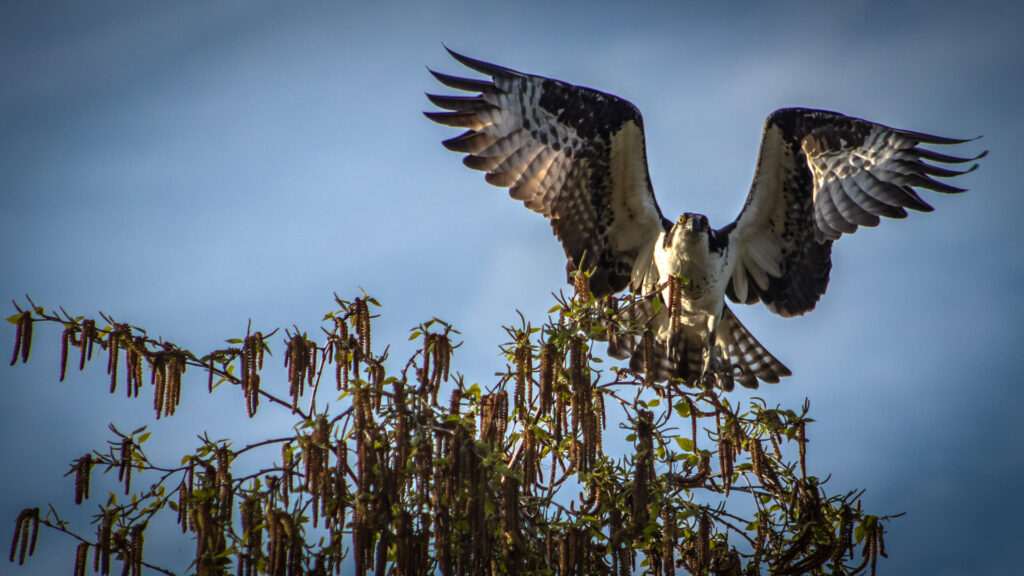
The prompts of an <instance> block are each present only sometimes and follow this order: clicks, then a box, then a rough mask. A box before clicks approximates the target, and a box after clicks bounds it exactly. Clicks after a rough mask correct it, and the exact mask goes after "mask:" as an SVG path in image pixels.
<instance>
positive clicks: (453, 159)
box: [0, 2, 1024, 574]
mask: <svg viewBox="0 0 1024 576" xmlns="http://www.w3.org/2000/svg"><path fill="white" fill-rule="evenodd" d="M635 4H639V5H640V6H635ZM716 6H717V5H716ZM1022 19H1024V9H1021V8H1020V7H1018V6H1016V5H1011V3H1005V2H992V3H987V2H971V3H963V2H929V3H916V4H913V3H909V2H844V3H807V4H804V3H798V2H773V3H764V5H763V6H756V7H743V8H738V7H732V8H720V7H712V6H711V5H706V6H705V5H699V6H698V5H694V6H690V5H687V4H686V3H659V2H643V3H629V4H627V3H621V4H610V3H609V4H608V5H601V6H598V5H596V3H582V2H562V3H539V2H537V3H530V2H507V3H502V4H495V5H490V6H488V5H486V4H481V3H479V2H447V3H440V4H436V3H432V4H429V5H428V4H427V3H422V4H417V5H415V6H402V5H390V4H389V3H385V2H380V3H344V4H343V3H306V4H303V5H302V6H301V7H298V6H296V5H293V4H288V5H285V4H279V3H272V2H262V3H234V2H220V3H175V4H173V5H168V6H161V7H157V6H143V5H141V4H139V3H128V2H122V3H117V2H91V3H87V4H86V3H66V4H62V3H49V4H43V3H14V2H7V3H4V4H3V5H2V6H0V77H2V78H3V81H2V82H0V243H2V247H3V250H2V252H0V254H2V259H3V260H2V267H0V270H2V272H0V296H2V297H3V298H7V299H11V298H15V299H18V300H19V301H20V302H24V300H23V295H24V294H25V293H28V294H30V295H31V296H32V297H33V298H34V299H35V300H36V302H38V303H39V304H42V305H44V306H46V307H48V308H53V307H57V306H64V307H66V308H67V309H68V310H69V311H70V312H72V313H74V314H95V313H96V312H97V311H99V310H102V311H104V312H107V313H110V314H112V315H114V316H115V317H116V318H117V319H119V320H122V321H128V322H132V323H134V324H137V325H141V326H143V327H145V328H146V329H147V330H149V332H150V334H152V335H159V336H162V337H164V338H167V339H170V340H173V341H175V342H177V343H179V344H181V345H183V346H186V347H189V348H191V349H193V350H197V351H198V350H204V349H211V348H214V347H219V346H222V345H223V341H224V340H225V339H228V338H232V337H237V336H239V335H241V334H244V332H245V327H246V323H247V322H248V320H249V319H250V318H252V319H253V322H254V326H256V327H257V328H260V329H263V330H264V331H269V330H271V329H273V328H274V327H282V328H284V327H289V326H291V325H293V324H296V325H298V326H299V327H300V328H302V329H304V330H308V331H310V332H314V331H317V330H318V328H317V327H318V325H319V320H320V318H321V317H322V315H323V313H324V312H326V311H327V310H329V309H330V308H331V307H332V304H333V299H332V293H334V292H337V293H339V294H340V295H342V296H348V297H351V296H355V295H357V294H358V290H359V287H363V288H365V289H366V290H367V291H368V292H370V293H371V294H373V295H375V296H376V297H377V298H378V299H379V300H380V301H381V302H382V304H383V305H384V308H383V314H384V317H383V318H382V319H381V320H380V321H379V322H378V335H377V337H376V338H375V341H376V342H378V343H382V342H386V341H387V342H394V343H395V344H396V348H395V350H394V352H393V354H392V357H404V356H406V355H407V353H408V352H409V351H410V348H409V345H408V344H404V342H405V340H406V336H407V333H408V332H407V331H408V329H409V328H411V327H412V326H414V325H415V324H417V323H419V322H421V321H424V320H427V319H429V318H430V317H432V316H438V317H440V318H443V319H445V320H447V321H450V322H452V323H453V324H454V325H455V326H456V327H457V328H458V329H459V330H461V331H462V333H463V334H464V336H465V339H466V344H465V345H464V346H463V347H462V348H460V349H459V351H458V353H457V355H456V367H457V368H458V369H459V370H461V371H462V372H464V373H465V374H466V375H467V378H468V379H469V380H470V381H478V382H481V383H483V384H489V383H490V382H492V381H493V377H492V376H491V374H493V373H494V372H495V371H499V370H502V369H503V366H504V364H503V362H502V361H501V359H500V358H499V355H498V353H497V346H498V345H499V344H500V343H502V342H504V339H505V335H504V332H503V331H502V329H501V325H502V324H503V323H513V322H514V321H515V320H516V315H515V310H517V309H518V310H521V311H522V312H523V313H524V314H525V315H526V317H527V318H529V319H531V320H533V321H534V322H535V323H539V322H541V321H542V320H543V318H544V317H545V312H546V310H547V309H548V308H550V306H551V304H552V298H551V293H552V292H553V291H557V290H559V289H562V288H563V283H562V282H563V278H564V276H563V274H564V272H563V269H564V268H563V267H564V262H563V260H562V252H561V249H560V248H559V247H558V245H557V243H556V241H555V239H554V238H553V237H552V236H551V234H550V228H549V227H548V225H547V223H546V222H544V221H543V219H541V218H540V217H538V216H537V215H535V214H532V213H529V212H528V211H526V210H524V209H523V208H521V207H520V206H517V205H516V203H514V202H512V201H510V200H508V198H507V197H506V194H505V192H503V191H502V190H500V189H497V188H493V187H491V186H489V185H487V184H485V183H484V182H483V178H482V176H481V174H479V173H475V172H471V171H469V170H466V169H465V168H464V167H462V166H461V164H460V163H459V158H458V156H457V155H455V154H452V153H450V152H448V151H446V150H444V149H443V148H442V147H441V146H440V144H439V141H440V140H441V139H443V138H447V137H450V136H452V135H454V132H453V131H452V130H451V129H446V128H444V127H441V126H437V125H434V124H432V123H431V122H429V121H427V120H426V119H425V118H423V116H422V115H421V112H422V111H423V110H425V109H428V107H429V103H428V102H427V101H426V99H425V98H424V97H423V93H424V92H427V91H441V90H442V88H441V87H439V86H438V85H437V84H436V83H435V82H434V81H433V79H432V78H431V77H430V75H429V74H428V72H427V70H426V66H430V67H431V68H434V69H437V70H439V71H444V72H449V73H462V72H463V71H462V70H460V68H459V67H458V65H457V64H456V63H454V62H453V61H451V60H450V59H449V58H448V56H447V55H446V53H445V52H444V50H443V48H442V46H441V43H442V42H445V43H446V44H447V45H448V46H450V47H452V48H453V49H456V50H459V51H461V52H464V53H466V54H468V55H471V56H474V57H477V58H481V59H485V60H490V61H493V62H497V63H500V64H504V65H507V66H510V67H513V68H516V69H519V70H523V71H528V72H534V73H538V74H543V75H546V76H552V77H557V78H561V79H564V80H566V81H570V82H574V83H578V84H584V85H588V86H592V87H596V88H599V89H602V90H605V91H608V92H612V93H615V94H618V95H620V96H622V97H625V98H627V99H629V100H631V101H632V102H634V103H635V104H636V105H637V106H638V107H639V108H640V110H641V111H642V112H643V114H644V118H645V125H646V130H647V146H648V157H649V162H650V168H651V177H652V179H653V182H654V186H655V190H656V191H657V193H658V200H659V203H660V205H661V207H662V209H663V211H664V212H665V213H666V215H668V216H669V217H673V218H674V216H675V215H677V214H679V213H681V212H683V211H696V212H703V213H705V214H707V215H708V216H709V218H710V220H711V223H712V225H715V226H722V225H725V224H726V223H728V222H730V221H731V220H732V219H733V218H734V217H735V215H736V214H737V213H738V211H739V208H740V206H741V205H742V202H743V200H744V198H745V196H746V192H747V190H748V188H749V185H750V179H751V176H752V173H753V164H754V160H755V158H756V153H757V146H758V144H759V139H760V131H761V126H762V123H763V121H764V118H765V117H766V116H767V115H768V114H769V113H770V112H771V111H772V110H774V109H776V108H780V107H784V106H807V107H820V108H828V109H833V110H838V111H841V112H844V113H847V114H851V115H855V116H861V117H865V118H868V119H871V120H875V121H878V122H882V123H885V124H889V125H893V126H898V127H901V128H907V129H911V130H919V131H924V132H932V133H937V134H941V135H947V136H957V137H971V136H976V135H979V134H983V135H984V138H983V139H982V140H981V141H980V142H977V143H972V144H970V145H967V146H965V147H964V148H963V152H964V153H977V152H980V151H981V150H983V149H988V150H990V154H989V156H988V157H987V158H985V159H984V161H983V162H982V166H981V168H980V169H979V170H978V171H977V172H974V173H972V174H970V175H968V176H965V177H963V178H962V179H960V180H959V182H958V183H959V184H961V185H964V186H967V187H968V188H970V192H968V193H967V194H963V195H959V196H940V195H936V194H929V195H928V196H927V198H926V199H927V200H928V201H929V202H931V203H932V204H933V205H934V206H935V207H936V210H935V212H934V213H932V214H912V215H911V217H910V218H909V219H907V220H905V221H898V222H897V221H887V222H884V223H883V225H882V226H880V227H879V228H877V229H867V230H862V231H860V232H858V233H857V234H856V235H854V236H852V237H849V238H844V239H843V240H842V241H840V242H839V243H838V244H837V245H836V247H835V250H834V258H833V259H834V269H833V273H832V281H831V285H830V288H829V291H828V293H827V294H826V296H825V297H824V298H823V300H822V302H821V303H820V305H819V307H818V309H817V310H816V311H815V312H813V313H812V314H810V315H808V316H806V317H802V318H797V319H791V320H787V319H782V318H779V317H776V316H773V315H771V314H770V313H769V312H768V311H767V310H765V309H763V307H748V308H743V309H741V310H739V311H738V314H739V315H740V317H741V319H742V320H743V321H744V323H746V324H747V326H748V327H749V328H750V329H751V330H752V331H753V332H754V333H755V334H756V335H757V336H758V337H759V338H760V339H761V341H762V342H763V343H764V344H765V345H766V346H767V347H768V348H769V349H770V350H771V351H772V352H774V353H775V354H776V355H777V356H778V357H779V358H780V359H782V360H783V361H784V362H785V363H786V364H787V365H788V366H789V367H790V368H791V369H792V370H793V372H794V376H793V377H791V378H788V379H786V380H785V381H784V382H783V383H782V384H780V385H777V386H770V387H768V388H766V389H764V390H763V391H762V395H764V396H765V397H766V398H767V399H768V400H769V402H779V403H783V404H787V405H791V406H796V405H799V404H800V403H801V402H802V401H803V399H804V398H805V397H806V398H809V399H810V402H811V408H812V416H813V417H815V418H816V419H817V422H816V423H815V424H813V425H812V427H811V428H810V431H809V433H810V435H811V439H812V443H811V445H810V466H811V467H812V468H813V470H814V472H815V473H817V474H819V475H824V474H827V473H832V474H833V480H832V490H833V491H841V490H846V489H852V488H865V489H867V491H868V492H867V494H866V496H865V500H866V504H867V506H868V508H869V509H870V510H874V511H877V512H880V513H896V512H901V511H904V512H906V513H907V515H906V516H905V517H903V518H901V519H899V520H897V521H895V522H894V523H893V524H892V525H891V531H890V534H889V537H888V539H887V543H888V545H889V546H888V548H889V551H890V552H891V554H890V555H891V556H892V558H891V559H889V560H888V561H886V562H884V563H883V564H882V570H883V573H891V574H899V573H908V572H911V573H932V574H1001V573H1007V572H1008V571H1011V570H1012V568H1011V567H1014V566H1018V565H1019V564H1018V562H1017V558H1016V555H1015V553H1014V549H1015V546H1016V543H1017V542H1019V540H1020V537H1021V530H1020V528H1019V520H1018V518H1017V515H1019V514H1020V513H1021V511H1024V496H1021V492H1020V490H1019V486H1020V481H1021V479H1022V478H1024V448H1022V446H1024V444H1022V442H1021V440H1022V439H1024V424H1022V418H1021V412H1022V410H1024V394H1022V392H1021V384H1020V382H1019V378H1020V371H1019V369H1018V368H1017V366H1016V364H1015V359H1016V354H1017V351H1016V348H1017V346H1018V345H1019V344H1020V343H1021V341H1022V336H1021V329H1020V326H1021V325H1022V323H1024V312H1022V307H1021V306H1020V305H1019V304H1017V303H1016V301H1017V299H1018V296H1019V291H1020V289H1021V288H1020V287H1021V286H1022V285H1024V257H1022V256H1021V253H1020V249H1021V248H1022V246H1024V231H1022V229H1021V227H1019V226H1018V225H1017V219H1018V215H1019V214H1020V213H1021V212H1022V210H1024V200H1022V195H1021V194H1020V190H1019V187H1020V182H1021V181H1024V163H1022V160H1024V158H1022V157H1021V154H1020V151H1019V150H1020V148H1019V146H1020V145H1019V142H1018V141H1019V136H1020V134H1022V133H1024V89H1022V84H1021V81H1022V77H1021V75H1020V71H1021V70H1022V69H1024V40H1022V39H1021V37H1020V35H1019V30H1017V27H1018V23H1019V22H1020V21H1022ZM6 315H7V314H5V315H4V316H6ZM12 340H13V330H10V329H8V330H4V331H2V332H0V350H10V346H11V342H12ZM58 342H59V331H56V330H54V329H53V328H49V327H42V326H40V327H39V329H38V330H37V342H36V345H35V347H34V350H33V360H32V362H31V363H30V364H29V365H28V366H20V365H19V366H18V367H15V368H6V367H4V368H3V369H2V374H3V375H2V379H0V380H2V381H3V383H4V386H5V389H4V392H5V394H6V396H5V400H6V404H7V410H6V414H7V416H6V417H5V418H4V419H3V420H2V422H0V431H2V434H3V437H4V438H5V442H3V447H2V448H0V450H2V457H3V461H4V462H5V465H4V467H5V469H6V470H10V469H11V467H13V466H21V467H23V468H26V469H27V470H26V471H25V472H19V473H17V474H13V473H11V472H3V473H0V493H2V496H0V519H2V518H9V519H13V518H14V516H15V515H16V514H17V512H18V510H20V509H21V508H23V507H25V506H28V505H45V503H46V502H50V501H52V502H54V503H55V504H57V505H58V507H59V508H60V509H62V510H65V511H67V512H68V513H70V512H71V508H72V504H70V502H71V499H72V498H71V497H72V488H71V485H70V482H69V480H67V479H63V478H61V475H62V474H63V473H64V472H65V471H66V470H67V463H68V462H69V461H70V460H72V459H74V458H77V457H78V456H80V455H81V454H83V453H84V452H85V451H86V450H88V449H90V448H92V447H94V446H98V445H101V444H102V443H103V442H104V441H105V440H106V439H108V437H109V434H108V433H107V431H106V425H107V423H108V422H114V423H116V424H117V425H118V426H119V427H121V428H122V429H129V430H130V429H133V428H135V427H137V426H140V425H142V424H146V423H149V421H150V419H151V417H150V414H151V409H150V408H149V403H148V401H147V400H136V401H133V402H129V401H125V400H124V399H122V398H121V397H120V396H117V397H109V396H107V395H106V394H105V393H104V392H103V391H104V390H105V386H106V376H105V375H104V374H103V371H102V367H101V366H100V365H99V364H100V363H96V364H95V365H94V366H92V368H90V369H88V370H87V371H86V373H85V374H83V375H78V374H75V375H74V376H73V377H72V378H71V381H70V382H64V383H57V382H56V377H57V368H56V355H57V348H58V346H57V344H58ZM191 376H192V377H193V378H194V379H195V380H194V381H193V383H192V385H191V386H190V387H187V388H186V390H185V391H184V392H183V395H184V399H183V405H182V407H181V409H180V410H179V415H178V416H175V417H174V418H173V419H171V420H170V421H161V422H159V423H157V424H155V425H152V426H151V428H152V429H153V430H154V440H152V441H151V442H154V443H157V442H158V444H155V445H154V447H153V451H154V455H155V456H157V457H159V456H160V455H161V454H163V455H166V456H167V457H172V456H173V454H175V453H176V451H177V450H184V449H187V448H188V447H189V446H192V445H193V444H194V437H193V436H192V431H193V430H195V429H197V428H202V429H206V430H209V431H210V435H211V436H212V437H227V436H231V437H235V438H240V439H245V438H255V437H257V436H258V435H259V434H261V433H264V432H265V431H266V430H267V429H268V428H273V427H274V426H286V425H287V419H286V418H285V415H281V418H280V419H279V421H275V420H274V418H263V419H261V420H260V421H259V422H258V423H253V422H249V421H248V420H247V419H245V418H244V416H243V413H244V412H243V409H242V402H241V398H240V395H236V394H232V391H230V390H223V391H220V393H219V394H217V395H215V396H213V397H208V396H207V394H206V392H205V391H204V390H202V389H201V388H203V386H204V383H203V382H202V380H203V379H202V378H201V377H200V376H199V375H197V374H191ZM235 396H238V397H235ZM177 453H179V454H180V452H177ZM97 486H98V484H97ZM89 510H92V509H91V508H89ZM7 522H8V524H6V525H7V526H10V524H11V523H12V522H10V521H7ZM8 529H9V528H8ZM3 534H6V535H4V536H3V537H5V538H6V537H8V536H9V533H3ZM153 541H154V540H153V539H151V540H149V544H147V549H148V550H150V551H151V552H154V553H155V551H153V550H152V549H153V547H154V545H153V544H152V542H153ZM191 548H192V545H191V543H188V542H183V543H182V548H181V550H182V554H184V555H186V556H187V555H189V554H191ZM41 550H42V553H39V554H38V557H37V558H35V559H33V560H32V562H31V563H30V564H29V565H28V566H26V567H25V568H23V569H17V568H14V567H10V566H7V567H4V568H2V569H0V572H4V573H7V572H10V573H17V574H30V573H45V572H46V571H47V567H51V566H52V567H54V568H55V569H58V568H60V569H66V567H67V566H68V565H69V564H70V562H71V554H72V551H73V546H72V542H71V541H70V540H67V539H65V538H63V537H62V536H60V535H58V534H52V533H45V534H43V535H42V541H41ZM982 550H984V553H979V552H980V551H982ZM165 552H166V551H165ZM171 553H172V554H173V553H174V551H171Z"/></svg>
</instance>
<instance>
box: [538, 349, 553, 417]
mask: <svg viewBox="0 0 1024 576" xmlns="http://www.w3.org/2000/svg"><path fill="white" fill-rule="evenodd" d="M556 353H557V352H556V351H555V347H554V345H553V344H550V343H545V344H544V346H543V347H541V350H540V374H539V376H538V380H539V382H538V387H539V388H540V389H539V390H538V395H539V396H540V401H539V403H538V409H539V411H540V413H541V414H542V415H546V414H550V413H551V406H552V404H553V401H554V398H553V397H552V390H553V389H554V379H555V354H556Z"/></svg>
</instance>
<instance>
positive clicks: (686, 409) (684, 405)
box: [676, 402, 690, 418]
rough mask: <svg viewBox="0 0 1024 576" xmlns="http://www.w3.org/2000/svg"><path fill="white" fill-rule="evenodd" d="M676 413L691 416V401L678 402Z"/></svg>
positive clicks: (686, 416)
mask: <svg viewBox="0 0 1024 576" xmlns="http://www.w3.org/2000/svg"><path fill="white" fill-rule="evenodd" d="M676 414H679V416H680V417H681V418H689V417H690V403H689V402H680V403H678V404H676Z"/></svg>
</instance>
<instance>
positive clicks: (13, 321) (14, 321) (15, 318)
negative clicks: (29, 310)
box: [7, 312, 21, 324]
mask: <svg viewBox="0 0 1024 576" xmlns="http://www.w3.org/2000/svg"><path fill="white" fill-rule="evenodd" d="M20 318H21V312H19V313H17V314H15V315H14V316H8V317H7V321H8V322H10V323H11V324H17V323H18V320H19V319H20Z"/></svg>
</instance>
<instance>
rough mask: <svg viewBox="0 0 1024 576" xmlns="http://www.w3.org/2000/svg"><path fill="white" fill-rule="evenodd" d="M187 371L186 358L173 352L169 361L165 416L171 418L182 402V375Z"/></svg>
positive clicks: (169, 356)
mask: <svg viewBox="0 0 1024 576" xmlns="http://www.w3.org/2000/svg"><path fill="white" fill-rule="evenodd" d="M184 371H185V357H184V355H183V354H182V353H180V352H172V353H170V354H169V355H168V359H167V384H166V391H165V399H164V416H171V415H173V414H174V410H175V409H176V408H177V407H178V402H179V401H180V400H181V373H182V372H184Z"/></svg>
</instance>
